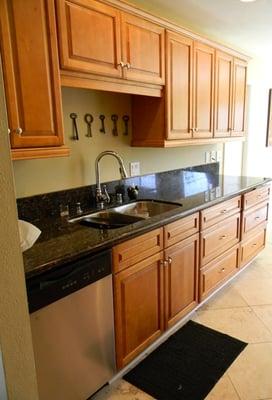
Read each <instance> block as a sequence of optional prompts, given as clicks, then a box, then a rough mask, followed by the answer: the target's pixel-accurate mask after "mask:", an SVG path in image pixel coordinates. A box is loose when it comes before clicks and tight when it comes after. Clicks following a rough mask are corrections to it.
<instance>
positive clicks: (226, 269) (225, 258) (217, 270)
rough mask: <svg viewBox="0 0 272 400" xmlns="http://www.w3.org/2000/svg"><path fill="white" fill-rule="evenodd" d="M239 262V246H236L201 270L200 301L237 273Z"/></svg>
mask: <svg viewBox="0 0 272 400" xmlns="http://www.w3.org/2000/svg"><path fill="white" fill-rule="evenodd" d="M239 260H240V257H239V245H236V246H234V247H232V248H231V249H230V250H227V251H226V252H225V253H224V254H222V255H221V256H219V257H217V258H216V259H215V260H213V261H212V262H210V263H209V264H208V265H206V267H205V268H202V269H201V270H200V284H199V291H200V293H199V295H200V301H201V300H203V299H204V298H205V297H207V296H208V295H209V294H210V293H212V292H213V291H214V290H215V289H217V288H218V287H219V286H220V285H221V284H223V282H225V281H226V280H227V279H228V278H229V276H230V275H232V274H234V273H235V272H236V271H237V269H238V268H239Z"/></svg>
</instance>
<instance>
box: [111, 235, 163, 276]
mask: <svg viewBox="0 0 272 400" xmlns="http://www.w3.org/2000/svg"><path fill="white" fill-rule="evenodd" d="M162 249H163V228H159V229H155V230H154V231H151V232H148V233H145V234H144V235H141V236H138V237H136V238H135V239H131V240H128V241H126V242H124V243H121V244H118V245H117V246H115V247H114V248H113V272H119V271H122V270H123V269H125V268H127V267H130V266H131V265H134V264H136V263H137V262H139V261H141V260H144V259H145V258H147V257H149V256H151V255H153V254H156V253H158V252H159V251H161V250H162Z"/></svg>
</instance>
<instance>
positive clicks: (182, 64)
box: [166, 32, 193, 139]
mask: <svg viewBox="0 0 272 400" xmlns="http://www.w3.org/2000/svg"><path fill="white" fill-rule="evenodd" d="M166 60H167V61H166V77H167V78H166V79H167V82H166V102H167V131H166V132H167V139H191V138H192V89H193V87H192V73H193V69H192V61H193V40H192V39H190V38H187V37H184V36H181V35H178V34H175V33H172V32H167V36H166Z"/></svg>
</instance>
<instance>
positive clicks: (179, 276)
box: [164, 233, 199, 328]
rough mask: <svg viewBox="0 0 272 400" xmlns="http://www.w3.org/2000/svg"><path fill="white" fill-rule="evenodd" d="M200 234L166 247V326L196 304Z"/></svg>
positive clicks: (169, 325)
mask: <svg viewBox="0 0 272 400" xmlns="http://www.w3.org/2000/svg"><path fill="white" fill-rule="evenodd" d="M198 254H199V234H198V233H197V234H195V235H193V236H190V237H189V238H187V239H184V240H183V241H181V242H179V243H177V244H175V245H173V246H171V247H169V248H167V249H166V250H165V260H166V261H167V262H166V264H165V268H164V278H165V326H166V328H169V327H171V326H172V325H174V324H175V323H176V322H177V321H178V320H180V319H181V318H182V317H183V316H184V315H186V314H187V313H188V312H189V311H191V310H192V309H194V308H195V307H196V305H197V304H198V272H199V264H198V262H199V258H198Z"/></svg>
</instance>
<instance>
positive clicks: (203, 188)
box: [19, 169, 271, 278]
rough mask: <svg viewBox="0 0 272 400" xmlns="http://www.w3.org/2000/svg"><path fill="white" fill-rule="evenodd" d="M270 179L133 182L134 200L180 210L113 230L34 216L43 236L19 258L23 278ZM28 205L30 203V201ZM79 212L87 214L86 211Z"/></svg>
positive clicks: (192, 175)
mask: <svg viewBox="0 0 272 400" xmlns="http://www.w3.org/2000/svg"><path fill="white" fill-rule="evenodd" d="M270 180H271V179H270V178H254V177H244V176H239V177H231V176H223V175H218V173H214V171H213V173H212V174H211V173H210V172H209V173H206V172H203V171H194V170H192V169H187V170H176V171H172V173H171V174H170V173H169V172H167V173H160V174H152V175H146V176H142V177H137V181H136V184H138V185H139V187H140V194H143V196H139V198H141V199H153V200H161V201H170V202H175V203H178V204H179V205H180V207H177V208H176V209H174V210H171V211H169V212H166V213H164V214H161V215H158V216H155V217H151V218H148V219H146V220H143V221H139V222H137V223H134V224H131V225H128V226H125V227H122V228H118V229H103V230H102V229H96V228H92V227H88V226H83V225H80V224H79V223H69V222H67V221H66V220H63V219H61V218H60V217H57V216H54V215H53V216H52V215H49V216H47V217H45V216H43V217H42V218H40V219H39V218H37V216H36V217H35V218H33V220H32V221H30V222H32V223H34V224H35V225H36V226H38V228H40V229H41V230H42V234H41V236H40V238H39V239H38V241H37V242H36V243H35V244H34V245H33V247H32V248H31V249H29V250H27V251H25V252H24V253H23V258H24V266H25V273H26V278H30V277H33V276H36V275H38V274H40V273H42V272H44V271H46V270H49V269H51V268H54V267H57V266H59V265H62V264H64V263H66V262H70V261H73V260H75V259H77V258H78V257H81V256H84V255H87V254H90V253H93V252H96V251H99V250H102V249H105V248H110V247H112V246H113V245H115V244H117V243H120V242H122V241H125V240H128V239H130V238H132V237H135V236H137V235H139V234H142V233H145V232H147V231H150V230H152V229H155V228H158V227H161V226H163V225H165V224H167V223H170V222H173V221H175V220H177V219H179V218H182V217H184V216H186V215H189V214H192V213H193V212H196V211H199V210H201V209H204V208H207V207H210V206H212V205H214V204H216V203H219V202H221V201H223V200H226V199H228V198H231V197H234V196H235V195H238V194H242V193H245V192H246V191H249V190H250V189H254V188H255V187H256V186H259V185H263V184H265V183H267V182H269V181H270ZM141 188H145V189H143V190H141ZM141 192H142V193H141ZM23 200H24V199H22V200H21V202H19V216H20V207H21V208H22V209H23V206H22V204H23V203H24V204H26V201H25V202H23ZM27 201H28V204H29V201H30V200H29V199H27ZM89 211H91V209H90V210H89ZM84 212H87V209H86V208H85V209H84ZM21 214H22V215H23V216H24V214H23V213H21ZM29 219H30V218H28V220H29Z"/></svg>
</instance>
